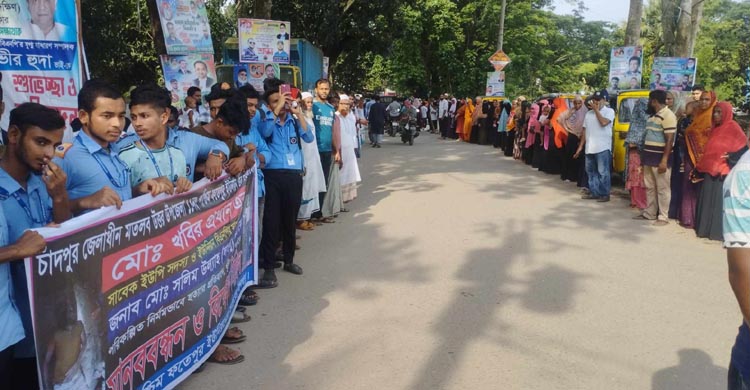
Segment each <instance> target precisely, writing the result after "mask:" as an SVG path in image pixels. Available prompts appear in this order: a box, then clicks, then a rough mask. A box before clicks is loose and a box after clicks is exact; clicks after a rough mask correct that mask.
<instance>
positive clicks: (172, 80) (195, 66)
mask: <svg viewBox="0 0 750 390" xmlns="http://www.w3.org/2000/svg"><path fill="white" fill-rule="evenodd" d="M161 66H162V69H163V71H164V83H165V84H166V87H167V89H168V90H169V92H170V94H171V95H172V105H174V106H175V107H177V108H183V107H184V106H185V97H186V96H187V91H188V89H190V87H198V88H200V90H201V93H202V94H203V95H204V96H205V95H206V94H208V93H209V92H211V87H212V86H213V85H214V84H215V83H216V66H215V64H214V56H213V54H190V55H183V56H166V55H163V56H161ZM198 104H200V102H198Z"/></svg>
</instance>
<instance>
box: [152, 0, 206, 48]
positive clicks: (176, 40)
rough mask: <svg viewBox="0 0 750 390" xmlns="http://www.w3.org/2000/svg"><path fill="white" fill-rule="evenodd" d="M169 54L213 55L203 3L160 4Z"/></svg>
mask: <svg viewBox="0 0 750 390" xmlns="http://www.w3.org/2000/svg"><path fill="white" fill-rule="evenodd" d="M157 5H158V8H159V20H160V21H161V28H162V31H163V32H164V45H165V46H166V47H167V54H171V55H174V54H193V53H209V54H213V53H214V45H213V41H212V40H211V26H210V25H209V24H208V14H207V12H206V3H205V1H204V0H190V1H188V0H161V1H158V0H157Z"/></svg>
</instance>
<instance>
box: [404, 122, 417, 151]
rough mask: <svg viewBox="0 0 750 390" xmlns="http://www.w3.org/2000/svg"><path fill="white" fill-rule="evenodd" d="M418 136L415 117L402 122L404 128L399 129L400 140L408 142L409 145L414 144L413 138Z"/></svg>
mask: <svg viewBox="0 0 750 390" xmlns="http://www.w3.org/2000/svg"><path fill="white" fill-rule="evenodd" d="M417 137H419V126H417V121H416V120H415V119H412V120H409V121H408V122H406V123H405V124H404V129H403V130H402V131H401V142H402V143H404V144H405V143H407V142H408V143H409V146H411V145H414V139H415V138H417Z"/></svg>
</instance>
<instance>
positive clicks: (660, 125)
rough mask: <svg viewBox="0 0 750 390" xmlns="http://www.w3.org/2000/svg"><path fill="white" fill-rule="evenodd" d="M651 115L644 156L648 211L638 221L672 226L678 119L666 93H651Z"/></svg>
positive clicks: (645, 210)
mask: <svg viewBox="0 0 750 390" xmlns="http://www.w3.org/2000/svg"><path fill="white" fill-rule="evenodd" d="M648 113H649V114H650V115H651V116H650V117H649V118H648V122H647V123H646V143H645V145H644V147H643V151H642V153H641V164H642V165H643V175H644V182H645V184H646V208H645V209H644V210H643V214H642V215H640V216H639V217H640V218H639V219H648V220H654V219H655V220H656V222H654V225H656V226H664V225H666V224H668V223H669V222H668V220H669V218H668V213H669V202H670V200H671V198H672V192H671V188H670V177H671V174H672V172H671V171H672V169H671V167H670V162H671V159H670V158H669V155H670V153H671V152H672V145H673V141H674V135H675V131H676V130H677V118H676V117H675V115H674V113H673V112H672V111H671V110H670V109H669V107H667V92H666V91H659V90H656V91H651V93H649V95H648ZM636 218H638V217H636Z"/></svg>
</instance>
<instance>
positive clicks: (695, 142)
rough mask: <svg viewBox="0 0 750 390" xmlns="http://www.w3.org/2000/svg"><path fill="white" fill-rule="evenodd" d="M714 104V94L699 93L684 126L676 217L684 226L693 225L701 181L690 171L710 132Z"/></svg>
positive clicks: (697, 160) (698, 157) (699, 155)
mask: <svg viewBox="0 0 750 390" xmlns="http://www.w3.org/2000/svg"><path fill="white" fill-rule="evenodd" d="M714 106H716V94H715V93H714V92H713V91H705V92H703V93H702V94H701V97H700V100H699V101H698V106H697V107H694V108H693V110H692V115H691V118H692V119H691V120H690V121H689V122H685V123H689V124H688V125H687V127H686V128H685V151H686V153H685V154H686V156H685V158H683V159H682V161H681V165H682V168H681V169H682V171H683V172H684V173H683V185H682V188H681V191H680V193H681V194H680V195H679V197H680V209H679V213H678V217H679V220H680V224H681V225H683V226H685V227H695V216H696V208H697V203H698V193H699V192H700V187H701V185H702V183H700V181H699V180H695V179H694V178H693V177H691V172H693V171H694V170H695V167H696V166H698V164H699V163H700V160H701V158H702V157H703V153H704V149H705V147H706V144H707V143H708V139H709V135H710V134H711V121H712V120H711V118H712V116H713V109H714Z"/></svg>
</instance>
